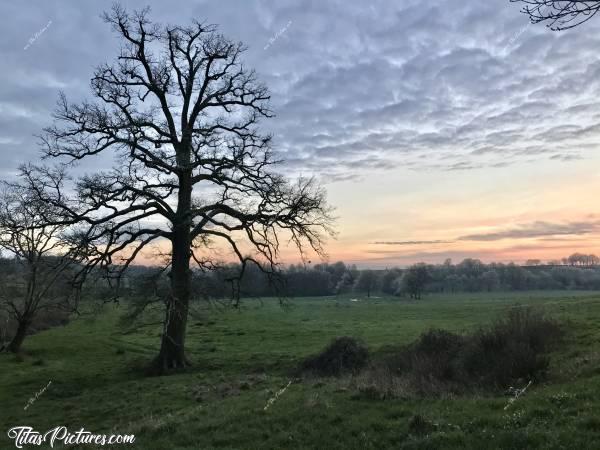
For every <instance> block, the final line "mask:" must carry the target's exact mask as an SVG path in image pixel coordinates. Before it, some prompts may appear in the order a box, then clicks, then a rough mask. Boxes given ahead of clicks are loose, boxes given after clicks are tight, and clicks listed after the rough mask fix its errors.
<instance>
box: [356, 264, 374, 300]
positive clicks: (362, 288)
mask: <svg viewBox="0 0 600 450" xmlns="http://www.w3.org/2000/svg"><path fill="white" fill-rule="evenodd" d="M377 282H378V277H377V273H376V272H375V271H373V270H368V269H367V270H361V271H360V274H359V275H358V278H357V279H356V281H355V282H354V290H355V291H358V292H366V293H367V298H370V297H371V292H372V291H373V290H374V289H375V288H376V286H377Z"/></svg>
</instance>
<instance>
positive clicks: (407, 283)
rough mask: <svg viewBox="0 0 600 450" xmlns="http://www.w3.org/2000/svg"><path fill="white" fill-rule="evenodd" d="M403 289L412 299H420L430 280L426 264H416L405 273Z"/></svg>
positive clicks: (402, 282) (402, 283)
mask: <svg viewBox="0 0 600 450" xmlns="http://www.w3.org/2000/svg"><path fill="white" fill-rule="evenodd" d="M401 280H402V281H401V289H402V291H403V292H406V293H407V294H408V295H409V296H410V297H411V298H414V299H417V300H418V299H420V298H421V294H422V293H423V291H424V289H425V285H426V284H427V281H428V280H429V271H428V269H427V266H426V265H425V264H415V265H414V266H411V267H409V268H408V269H406V270H405V271H404V274H403V275H402V279H401Z"/></svg>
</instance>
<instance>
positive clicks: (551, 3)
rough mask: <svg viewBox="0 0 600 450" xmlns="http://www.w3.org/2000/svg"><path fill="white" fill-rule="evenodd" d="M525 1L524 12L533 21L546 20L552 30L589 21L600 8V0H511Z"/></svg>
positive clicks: (566, 28) (565, 28)
mask: <svg viewBox="0 0 600 450" xmlns="http://www.w3.org/2000/svg"><path fill="white" fill-rule="evenodd" d="M510 1H511V2H513V3H515V2H518V3H524V4H525V6H524V7H523V10H522V11H523V12H524V13H525V14H527V15H528V16H529V18H530V20H531V22H532V23H540V22H546V23H547V26H548V27H549V28H550V29H551V30H555V31H559V30H568V29H569V28H573V27H576V26H577V25H580V24H582V23H584V22H587V21H588V20H590V19H591V18H592V17H594V16H595V15H596V14H597V13H598V10H600V1H597V0H596V1H587V0H574V1H564V0H510Z"/></svg>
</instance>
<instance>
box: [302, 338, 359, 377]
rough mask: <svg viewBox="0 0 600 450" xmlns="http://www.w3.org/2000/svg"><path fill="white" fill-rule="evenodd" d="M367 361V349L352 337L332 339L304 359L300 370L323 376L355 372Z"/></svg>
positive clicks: (337, 375)
mask: <svg viewBox="0 0 600 450" xmlns="http://www.w3.org/2000/svg"><path fill="white" fill-rule="evenodd" d="M368 361H369V350H368V349H367V347H366V346H365V345H364V344H363V343H362V342H360V341H359V340H357V339H355V338H353V337H339V338H336V339H334V340H333V341H332V342H331V343H330V344H329V345H328V346H327V347H326V348H325V349H324V350H323V351H322V352H321V353H319V354H317V355H314V356H311V357H309V358H307V359H305V360H304V361H303V362H302V364H301V365H300V372H301V373H304V374H311V375H317V376H325V377H339V376H341V375H344V374H348V373H357V372H358V371H360V370H361V369H363V368H364V367H365V366H366V365H367V363H368Z"/></svg>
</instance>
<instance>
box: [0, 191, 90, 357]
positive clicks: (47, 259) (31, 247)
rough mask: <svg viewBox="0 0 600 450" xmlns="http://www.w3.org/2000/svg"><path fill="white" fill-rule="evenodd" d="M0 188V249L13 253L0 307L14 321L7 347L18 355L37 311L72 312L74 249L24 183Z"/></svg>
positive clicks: (46, 207) (55, 213) (0, 288)
mask: <svg viewBox="0 0 600 450" xmlns="http://www.w3.org/2000/svg"><path fill="white" fill-rule="evenodd" d="M1 189H2V190H1V191H0V250H4V251H5V252H7V253H8V254H10V255H12V256H13V258H14V259H13V262H14V266H15V267H16V271H15V272H14V273H13V274H12V276H6V274H3V275H4V276H3V277H2V283H1V285H0V310H3V311H5V312H6V313H7V314H8V317H9V318H10V319H12V320H14V322H15V323H16V331H15V333H14V336H13V337H12V339H11V341H10V343H9V344H8V346H7V350H8V351H10V352H14V353H17V352H18V351H19V350H20V349H21V345H22V344H23V341H24V340H25V337H26V336H27V332H28V331H29V329H30V326H31V324H32V322H33V320H34V319H35V318H36V316H37V315H38V314H39V313H40V312H42V311H49V310H50V311H51V310H56V309H69V310H73V309H74V308H75V307H76V302H70V301H73V300H76V299H77V298H78V297H77V291H76V290H73V289H71V288H72V287H73V286H70V285H69V284H68V283H70V282H72V281H74V280H73V279H72V278H71V275H72V274H71V273H69V272H73V274H77V272H78V271H77V270H76V269H77V267H78V266H77V260H78V259H80V257H81V254H80V253H79V247H78V246H77V243H76V241H75V240H73V239H72V237H73V236H70V237H69V236H68V235H67V228H68V227H66V226H65V225H56V224H54V225H50V224H48V223H47V222H46V219H51V220H54V221H58V220H57V219H58V218H59V216H58V214H59V213H60V211H57V209H56V208H54V207H52V206H51V205H48V204H47V203H44V202H41V201H40V200H39V198H37V195H35V193H34V192H32V191H31V190H30V189H28V187H27V186H24V185H21V184H17V183H6V182H3V183H2V185H1Z"/></svg>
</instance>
